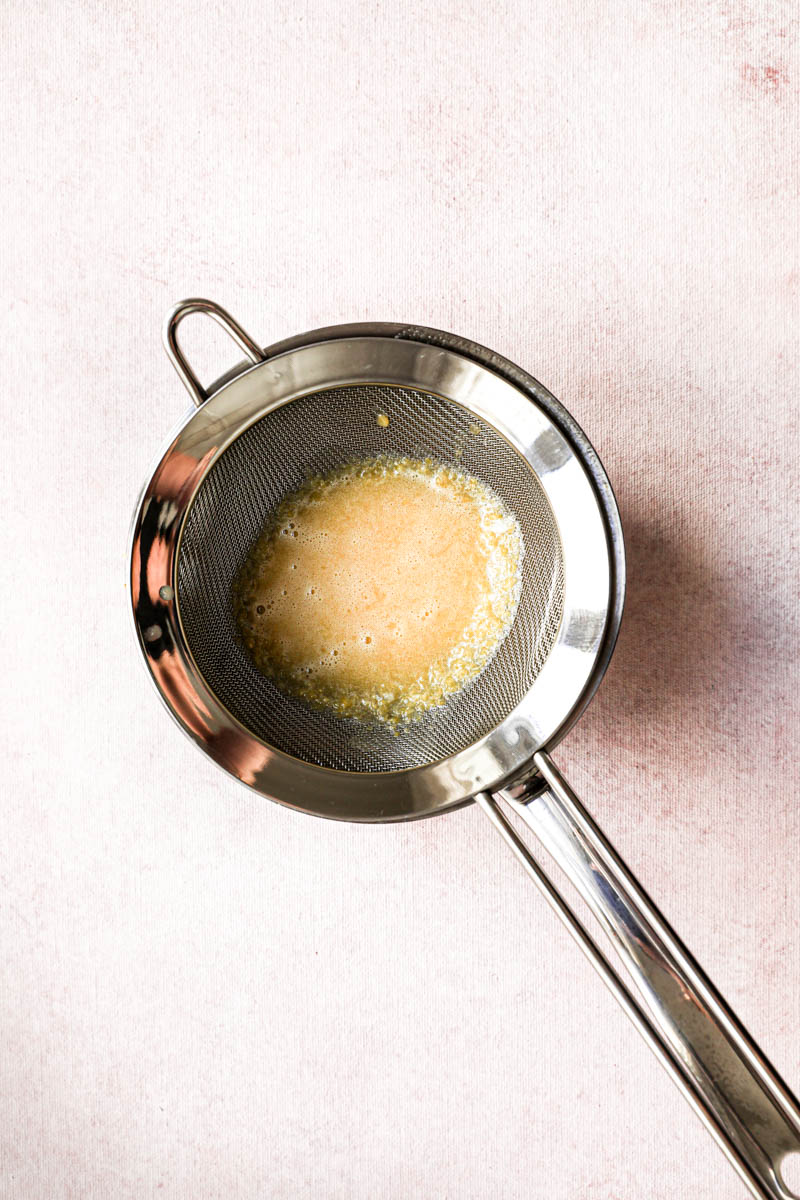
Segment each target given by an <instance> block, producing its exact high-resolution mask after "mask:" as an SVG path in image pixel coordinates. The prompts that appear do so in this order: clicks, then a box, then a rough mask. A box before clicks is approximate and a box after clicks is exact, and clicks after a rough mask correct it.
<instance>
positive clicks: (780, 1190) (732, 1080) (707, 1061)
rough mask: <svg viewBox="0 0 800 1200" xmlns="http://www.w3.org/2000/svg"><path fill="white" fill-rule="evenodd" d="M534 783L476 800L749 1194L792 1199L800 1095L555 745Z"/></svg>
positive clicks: (799, 1145) (799, 1146)
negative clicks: (551, 863)
mask: <svg viewBox="0 0 800 1200" xmlns="http://www.w3.org/2000/svg"><path fill="white" fill-rule="evenodd" d="M534 761H535V764H536V767H537V769H538V771H539V772H540V778H538V777H537V781H536V782H537V783H538V785H539V786H540V788H541V785H542V780H544V790H540V791H539V792H538V793H537V792H536V791H535V789H534V788H532V787H531V785H530V784H524V785H519V786H518V787H516V788H511V789H509V790H506V791H503V792H500V793H498V795H497V796H490V795H488V794H486V793H483V794H481V795H479V796H477V797H476V800H477V802H478V803H479V804H480V806H481V808H483V810H484V812H486V814H487V815H488V816H489V818H490V819H491V821H492V823H493V824H494V825H495V827H496V828H497V829H498V830H499V832H500V834H501V835H502V837H503V838H504V840H505V841H506V843H507V844H508V845H509V846H510V848H511V849H512V850H513V852H514V853H515V854H516V856H517V858H518V859H519V860H520V862H521V863H522V865H523V867H524V868H525V870H526V871H527V873H528V875H529V876H530V877H531V878H532V879H533V881H534V882H535V883H536V884H537V886H538V887H539V888H540V890H541V891H542V892H543V894H544V895H545V898H546V899H547V901H548V903H549V904H550V905H551V907H552V908H553V909H554V910H555V911H556V912H557V914H558V916H559V917H560V918H561V920H562V921H563V922H564V923H565V924H566V926H567V928H568V929H569V931H570V933H571V934H572V936H573V937H574V938H575V940H576V941H577V942H578V944H579V946H580V947H581V949H582V950H583V952H584V954H586V956H587V957H588V958H589V960H590V961H591V962H592V964H593V966H594V967H595V968H596V969H597V971H598V972H599V973H600V975H601V977H602V978H603V981H604V982H605V984H606V986H607V987H608V988H609V990H610V991H611V992H612V993H613V995H614V996H615V997H616V999H617V1000H618V1001H619V1003H620V1004H621V1005H622V1007H623V1009H624V1010H625V1012H626V1013H627V1015H628V1017H629V1018H630V1019H631V1021H632V1022H633V1023H634V1025H635V1026H636V1027H637V1029H638V1030H639V1032H640V1033H641V1034H642V1036H643V1037H644V1038H645V1040H646V1041H647V1042H648V1044H649V1045H650V1047H651V1049H652V1050H653V1051H654V1053H655V1054H656V1056H657V1057H658V1058H659V1060H660V1061H661V1063H662V1064H663V1066H664V1067H665V1068H666V1069H667V1070H668V1071H669V1073H670V1075H671V1076H672V1078H673V1080H674V1082H675V1083H676V1084H677V1085H678V1087H679V1088H680V1090H681V1091H682V1092H683V1094H684V1095H685V1096H686V1098H687V1099H688V1100H689V1102H690V1103H691V1105H692V1107H693V1108H694V1109H695V1111H696V1112H697V1113H698V1115H699V1116H700V1117H701V1118H702V1120H703V1121H704V1122H705V1124H706V1125H707V1127H708V1128H709V1130H710V1131H711V1133H712V1134H713V1136H714V1137H715V1138H716V1140H717V1141H718V1142H719V1144H720V1146H721V1147H722V1149H723V1150H724V1152H725V1153H726V1155H727V1156H728V1158H729V1159H730V1161H731V1163H732V1164H733V1166H734V1167H735V1168H736V1169H737V1171H738V1172H739V1174H740V1175H741V1177H742V1179H743V1180H744V1182H745V1183H746V1184H747V1186H748V1187H749V1188H750V1190H751V1192H752V1194H753V1195H754V1196H757V1197H759V1198H760V1200H796V1198H797V1195H798V1194H797V1193H796V1192H793V1191H790V1190H789V1188H788V1187H787V1184H786V1183H785V1182H784V1180H783V1179H782V1177H781V1163H782V1161H783V1160H784V1159H785V1158H786V1156H788V1155H795V1154H800V1105H798V1102H797V1100H796V1099H795V1097H794V1096H793V1095H792V1094H791V1092H790V1091H789V1089H788V1088H787V1087H786V1085H785V1084H784V1083H783V1081H782V1080H781V1079H780V1077H779V1076H778V1074H777V1072H776V1071H775V1070H774V1068H773V1067H772V1066H771V1065H770V1064H769V1062H768V1061H767V1060H766V1058H765V1057H764V1055H763V1054H762V1053H761V1051H760V1050H759V1049H758V1047H757V1046H756V1044H755V1043H754V1042H753V1040H752V1038H751V1037H750V1036H749V1034H748V1033H747V1031H746V1030H745V1029H744V1028H743V1026H742V1025H741V1024H740V1022H739V1021H738V1020H737V1018H736V1017H735V1016H734V1014H733V1013H732V1012H731V1010H730V1009H729V1008H728V1006H727V1004H726V1003H725V1001H724V1000H723V999H722V997H721V996H720V994H719V993H718V992H717V990H716V989H715V988H714V986H713V984H712V983H711V981H710V980H709V979H708V978H707V976H706V975H705V974H704V972H703V971H702V969H701V968H700V967H699V966H698V964H697V963H696V962H695V960H694V959H693V958H692V956H691V954H690V953H689V951H688V950H687V949H686V947H685V946H684V945H683V944H682V942H681V941H680V940H679V938H678V937H677V935H676V934H675V932H674V931H673V930H672V929H671V928H670V926H669V925H668V924H667V922H666V921H665V920H664V918H663V917H662V916H661V914H660V913H659V911H658V909H657V908H656V907H655V905H654V904H653V902H652V901H651V900H650V899H649V897H648V896H647V894H646V893H645V891H644V890H643V888H642V887H641V885H640V884H639V883H638V882H637V881H636V879H635V878H634V877H633V875H632V874H631V873H630V871H629V870H628V868H627V867H626V866H625V864H624V863H623V862H622V860H621V859H620V857H619V855H618V854H617V853H616V851H615V850H614V849H613V847H612V846H611V845H610V843H609V842H608V841H607V839H606V838H605V836H604V835H603V833H602V832H601V831H600V829H599V828H598V827H597V825H596V824H595V823H594V821H593V820H592V818H591V817H590V816H589V814H588V813H587V812H586V810H585V808H584V807H583V805H582V804H581V802H580V801H579V800H578V798H577V796H576V795H575V793H574V792H573V791H572V789H571V788H570V786H569V784H568V783H567V782H566V780H565V779H564V777H563V776H562V775H561V773H560V772H559V771H558V769H557V768H556V766H555V765H554V764H553V762H552V761H551V760H550V758H549V757H548V755H547V754H545V753H543V752H540V753H538V754H536V755H535V759H534ZM500 801H503V802H504V803H505V804H507V805H508V806H509V808H510V809H511V810H512V811H513V812H514V813H516V814H517V815H518V816H519V817H520V818H521V819H522V820H523V821H524V823H525V825H526V826H527V827H528V828H529V829H530V830H532V831H533V833H535V834H536V836H537V837H538V838H539V840H540V841H541V843H542V844H543V845H544V847H545V848H546V849H547V850H548V852H549V853H550V855H551V856H552V858H553V859H554V860H555V861H556V863H557V864H558V866H559V867H560V868H561V869H562V870H563V871H564V872H565V874H566V875H567V877H568V878H569V880H570V882H571V883H572V884H573V885H574V886H575V887H576V889H577V890H578V892H579V893H580V894H581V896H582V897H583V899H584V900H585V901H586V902H587V904H588V905H589V908H590V909H591V910H592V912H593V913H594V915H595V916H596V917H597V919H598V920H599V921H600V923H601V925H602V926H603V928H604V930H605V932H606V933H607V934H608V935H609V937H610V939H611V941H612V943H613V945H614V948H615V949H616V950H617V952H618V954H619V956H620V958H621V959H622V962H623V963H624V965H625V967H626V968H627V970H628V972H629V973H630V976H631V978H632V982H633V984H634V985H635V988H636V992H635V994H634V992H633V991H632V990H631V989H630V988H629V986H628V985H627V984H626V983H625V982H623V980H622V978H621V977H620V975H619V974H618V973H617V970H616V969H615V967H613V966H612V965H611V963H610V961H609V959H608V958H607V957H606V955H605V954H604V953H603V951H602V950H601V949H600V948H599V946H598V945H597V944H596V942H595V941H594V939H593V938H592V935H591V934H590V933H589V932H588V930H587V929H586V927H585V926H584V925H583V924H582V922H581V921H580V920H579V918H578V917H577V916H576V915H575V913H574V912H573V911H572V909H571V908H570V906H569V905H568V903H567V902H566V900H564V898H563V897H562V896H561V894H560V893H559V891H558V889H557V888H556V886H555V884H554V883H553V881H552V880H551V879H550V878H549V876H548V875H547V873H546V872H545V871H544V870H543V868H542V867H541V866H540V864H539V863H538V862H537V861H536V859H535V858H534V857H533V856H532V854H531V853H530V851H529V850H528V848H527V847H526V845H525V844H524V842H523V841H522V839H521V838H520V837H519V835H518V833H517V832H516V830H515V829H514V827H513V825H512V824H511V823H510V822H509V820H508V818H507V816H506V815H505V813H504V811H503V809H502V807H501V805H500Z"/></svg>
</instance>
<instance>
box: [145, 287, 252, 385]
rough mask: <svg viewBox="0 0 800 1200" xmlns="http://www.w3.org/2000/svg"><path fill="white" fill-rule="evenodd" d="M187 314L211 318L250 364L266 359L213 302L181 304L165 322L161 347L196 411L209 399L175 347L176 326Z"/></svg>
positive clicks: (219, 306)
mask: <svg viewBox="0 0 800 1200" xmlns="http://www.w3.org/2000/svg"><path fill="white" fill-rule="evenodd" d="M190 313H206V314H207V315H208V316H209V317H213V319H214V320H215V321H216V322H217V324H218V325H221V326H222V328H223V329H224V330H225V332H226V333H227V334H228V335H229V336H230V337H232V338H233V340H234V341H235V342H236V345H237V346H238V347H239V348H240V349H241V350H243V351H244V353H245V354H246V355H247V357H248V358H249V359H250V361H251V362H252V363H260V362H264V360H265V358H266V355H265V353H264V351H263V350H262V349H261V348H260V347H259V346H257V345H256V343H255V342H254V341H253V339H252V338H251V337H250V335H249V334H248V333H245V331H244V330H243V329H242V327H241V325H240V324H239V322H238V321H235V320H234V318H233V317H232V316H231V314H230V313H229V312H227V311H226V310H225V309H224V308H222V307H221V305H219V304H215V303H214V301H213V300H200V299H195V300H181V301H180V302H179V303H178V304H176V305H175V307H174V308H173V309H172V311H171V312H169V313H168V314H167V319H166V321H165V322H164V347H165V349H166V351H167V354H168V355H169V358H170V361H171V363H172V365H173V367H174V368H175V370H176V371H177V372H178V374H179V375H180V377H181V380H182V382H183V384H184V386H185V387H186V389H187V391H188V392H189V395H190V396H191V397H192V400H193V401H194V403H195V404H196V405H197V407H198V408H199V407H200V405H201V404H204V403H205V401H206V400H207V399H208V392H207V391H206V389H205V388H204V387H203V385H202V384H201V383H200V380H199V379H198V378H197V376H196V375H195V373H194V371H193V370H192V368H191V367H190V366H189V363H188V362H187V360H186V356H185V354H184V353H183V350H181V348H180V346H179V344H178V326H179V325H180V323H181V321H182V320H183V319H184V317H188V316H189V314H190Z"/></svg>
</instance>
